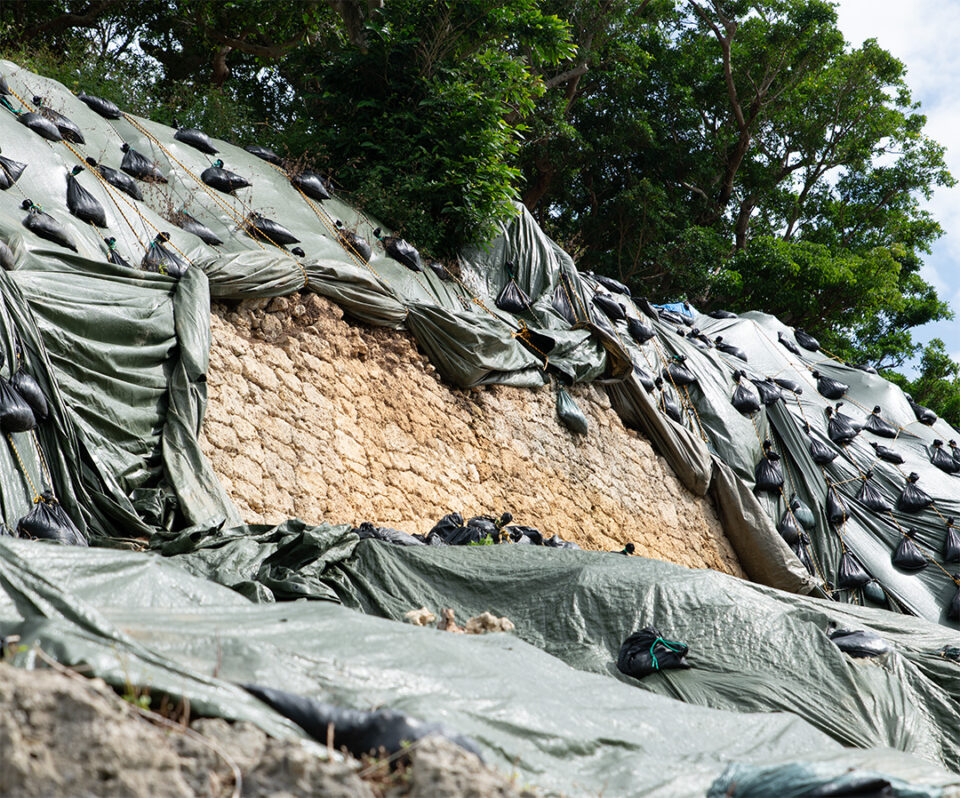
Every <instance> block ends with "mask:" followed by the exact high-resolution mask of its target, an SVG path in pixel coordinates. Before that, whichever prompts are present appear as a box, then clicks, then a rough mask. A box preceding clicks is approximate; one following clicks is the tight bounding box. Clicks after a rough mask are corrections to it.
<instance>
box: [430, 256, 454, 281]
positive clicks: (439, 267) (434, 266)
mask: <svg viewBox="0 0 960 798" xmlns="http://www.w3.org/2000/svg"><path fill="white" fill-rule="evenodd" d="M427 268H428V269H429V270H430V271H432V272H433V273H434V274H435V275H437V277H439V278H440V279H441V280H444V281H447V282H449V281H450V280H452V279H453V277H452V276H451V274H450V272H448V271H447V267H446V266H444V265H443V264H442V263H441V262H440V261H438V260H431V261H427Z"/></svg>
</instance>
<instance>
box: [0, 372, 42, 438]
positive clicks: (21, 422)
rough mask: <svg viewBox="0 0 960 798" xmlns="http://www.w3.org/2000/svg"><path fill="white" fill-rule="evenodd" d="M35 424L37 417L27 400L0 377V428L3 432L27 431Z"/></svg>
mask: <svg viewBox="0 0 960 798" xmlns="http://www.w3.org/2000/svg"><path fill="white" fill-rule="evenodd" d="M36 426H37V419H36V417H35V416H34V415H33V410H31V409H30V405H29V404H27V400H26V399H24V398H23V396H21V395H20V392H19V391H18V390H17V389H16V388H14V387H13V385H11V383H10V382H9V380H5V379H4V378H3V377H0V430H2V431H3V432H27V431H28V430H31V429H33V428H34V427H36Z"/></svg>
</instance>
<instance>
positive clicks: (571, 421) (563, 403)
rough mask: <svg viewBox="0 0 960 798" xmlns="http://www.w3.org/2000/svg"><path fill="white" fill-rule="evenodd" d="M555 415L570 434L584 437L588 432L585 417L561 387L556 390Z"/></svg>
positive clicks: (574, 401)
mask: <svg viewBox="0 0 960 798" xmlns="http://www.w3.org/2000/svg"><path fill="white" fill-rule="evenodd" d="M557 415H558V416H560V420H561V421H562V422H563V423H564V424H565V425H566V427H567V429H569V430H570V431H571V432H576V433H579V434H580V435H586V434H587V430H588V428H589V427H588V425H587V417H586V416H585V415H584V414H583V411H581V410H580V407H579V405H577V403H576V400H574V398H573V397H572V396H570V394H568V393H567V392H566V391H565V390H564V389H563V387H560V388H558V390H557Z"/></svg>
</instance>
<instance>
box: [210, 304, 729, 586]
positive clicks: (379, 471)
mask: <svg viewBox="0 0 960 798" xmlns="http://www.w3.org/2000/svg"><path fill="white" fill-rule="evenodd" d="M211 324H212V332H213V344H212V347H211V351H210V369H209V373H208V384H209V397H210V401H209V406H208V409H207V414H206V420H205V422H204V427H203V436H202V437H201V444H202V446H203V450H204V452H205V453H206V455H207V456H208V457H209V458H210V460H211V462H212V463H213V466H214V468H215V470H216V471H217V473H218V474H219V475H220V478H221V480H222V481H223V483H224V485H225V487H226V488H227V491H228V492H229V493H230V495H231V496H232V497H233V499H234V501H235V502H236V503H237V505H238V507H239V508H240V511H241V513H242V515H243V517H244V519H245V520H246V521H248V522H251V523H263V522H270V523H273V522H279V521H281V520H283V519H286V518H288V517H291V516H296V517H299V518H302V519H304V520H305V521H308V522H319V521H329V522H332V523H333V522H335V523H342V522H349V523H355V524H359V523H360V522H361V521H372V522H373V523H375V524H377V525H380V526H392V527H395V528H397V529H402V530H404V531H406V532H420V533H426V532H428V531H429V530H430V528H431V527H432V526H433V524H434V523H435V522H436V521H437V520H438V519H439V518H440V517H441V516H443V515H445V514H446V513H449V512H453V511H459V512H461V513H463V515H464V517H469V516H470V515H477V514H480V513H488V514H496V515H499V514H500V513H501V512H503V511H505V510H509V511H510V512H512V513H513V516H514V523H517V524H525V525H528V526H534V527H537V528H538V529H540V531H541V532H543V533H544V535H545V536H550V535H553V534H559V535H560V537H562V538H564V539H567V540H574V541H576V542H577V543H578V544H580V545H581V546H582V547H583V548H589V549H606V550H620V549H621V548H622V547H623V546H624V544H626V543H627V542H633V543H635V544H636V547H637V548H636V551H637V553H638V554H641V555H644V556H647V557H655V558H657V559H661V560H668V561H671V562H675V563H680V564H682V565H686V566H689V567H692V568H713V569H716V570H719V571H724V572H726V573H732V574H736V575H739V576H742V575H743V571H742V570H741V568H740V565H739V563H738V561H737V558H736V555H735V554H734V552H733V549H732V548H731V546H730V543H729V542H728V540H727V539H726V537H725V536H724V534H723V530H722V527H721V525H720V522H719V520H718V519H717V516H716V513H715V512H714V509H713V507H712V505H711V503H710V502H709V501H707V500H704V499H700V498H697V497H695V496H694V495H693V494H691V493H689V492H688V491H687V490H686V489H685V488H684V487H683V486H682V485H681V484H680V483H679V482H678V481H677V479H676V478H675V477H674V476H673V474H672V472H671V471H670V468H669V466H668V465H667V464H666V462H665V461H664V460H663V458H661V457H659V456H658V455H657V454H656V453H655V452H654V451H653V449H652V448H651V446H650V444H649V443H648V442H647V441H646V440H644V439H643V438H641V437H639V436H638V435H637V434H636V433H635V432H633V431H631V430H627V429H625V428H624V427H623V425H622V424H621V422H620V419H619V418H618V416H617V415H616V413H615V412H614V411H613V410H612V409H611V407H610V403H609V401H608V400H607V397H606V395H605V394H604V393H603V391H602V390H600V389H599V388H596V387H593V386H578V387H575V388H573V389H572V390H571V394H572V395H573V396H574V398H575V399H576V400H577V402H578V403H579V404H580V408H581V409H582V410H583V412H584V413H585V415H586V416H587V419H588V420H589V423H590V431H589V433H588V435H587V436H586V437H583V436H578V435H575V434H574V433H572V432H570V431H568V430H567V429H566V427H564V426H563V425H562V424H561V423H560V422H559V421H558V419H557V415H556V411H555V402H556V397H555V393H554V391H553V389H551V388H549V387H548V388H543V389H541V390H539V391H531V390H524V389H517V388H508V387H503V386H494V387H488V388H482V389H477V390H470V391H463V390H458V389H454V388H450V387H449V386H447V385H445V384H444V383H443V382H441V381H440V378H439V377H438V375H437V373H436V370H435V369H434V368H433V366H432V365H430V363H429V361H428V360H427V359H426V358H425V357H424V356H422V355H421V354H419V353H418V352H417V349H416V345H415V343H414V341H413V339H412V338H411V337H410V336H409V335H408V334H407V333H404V332H396V331H392V330H385V329H379V328H368V327H360V326H354V325H352V324H348V323H347V322H345V321H344V320H343V318H342V312H341V311H340V309H339V308H338V307H337V306H336V305H334V304H333V303H331V302H329V301H328V300H326V299H324V298H322V297H319V296H317V295H315V294H307V295H303V296H301V295H294V296H292V297H285V298H280V299H274V300H272V301H268V300H253V301H251V300H247V301H244V302H241V303H240V304H239V305H237V306H235V307H232V308H228V307H226V306H224V305H214V307H213V314H212V319H211Z"/></svg>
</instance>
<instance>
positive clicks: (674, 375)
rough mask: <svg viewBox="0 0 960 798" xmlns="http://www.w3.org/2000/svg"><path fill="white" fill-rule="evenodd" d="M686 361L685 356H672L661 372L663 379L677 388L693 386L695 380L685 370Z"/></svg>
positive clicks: (691, 373)
mask: <svg viewBox="0 0 960 798" xmlns="http://www.w3.org/2000/svg"><path fill="white" fill-rule="evenodd" d="M686 360H687V358H686V355H674V356H673V358H672V359H671V361H670V362H669V363H668V364H667V366H666V368H665V369H664V370H663V378H664V379H666V380H669V381H670V382H672V383H673V384H674V385H677V386H683V385H693V384H694V383H695V382H696V381H697V378H696V377H695V376H694V374H693V372H692V371H690V369H688V368H687V364H686Z"/></svg>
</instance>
